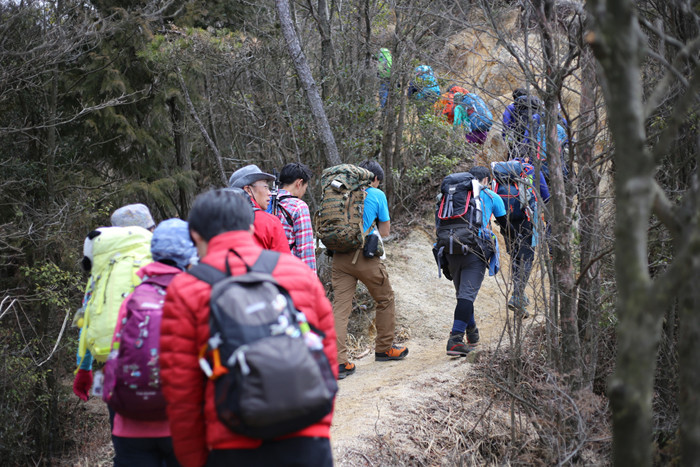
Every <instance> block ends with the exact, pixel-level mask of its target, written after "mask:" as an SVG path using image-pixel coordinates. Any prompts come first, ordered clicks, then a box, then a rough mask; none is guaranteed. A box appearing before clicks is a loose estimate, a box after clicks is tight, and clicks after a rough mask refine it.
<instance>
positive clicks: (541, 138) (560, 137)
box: [523, 124, 569, 182]
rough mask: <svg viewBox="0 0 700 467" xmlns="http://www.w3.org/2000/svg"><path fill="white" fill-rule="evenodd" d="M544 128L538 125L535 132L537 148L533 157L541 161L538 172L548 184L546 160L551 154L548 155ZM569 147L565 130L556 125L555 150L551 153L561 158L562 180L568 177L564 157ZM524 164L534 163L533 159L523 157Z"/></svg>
mask: <svg viewBox="0 0 700 467" xmlns="http://www.w3.org/2000/svg"><path fill="white" fill-rule="evenodd" d="M545 130H546V129H545V126H544V125H540V127H539V129H538V132H537V138H536V139H537V147H536V151H535V157H537V158H538V159H539V160H540V161H541V164H542V165H541V168H540V170H541V171H542V174H543V175H544V178H545V180H546V181H547V182H549V164H548V159H549V156H551V154H549V151H547V137H546V136H547V135H546V131H545ZM568 146H569V137H568V135H567V133H566V129H565V128H564V127H563V126H562V125H561V124H557V149H556V150H555V151H553V152H554V153H555V154H557V155H558V156H559V157H560V158H561V162H562V171H563V173H564V179H566V178H568V176H569V167H568V163H567V160H566V156H567V155H568V153H569V150H568ZM523 160H524V161H525V162H529V163H530V164H532V163H534V158H532V157H525V158H524V159H523Z"/></svg>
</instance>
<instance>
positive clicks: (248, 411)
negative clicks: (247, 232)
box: [188, 250, 338, 439]
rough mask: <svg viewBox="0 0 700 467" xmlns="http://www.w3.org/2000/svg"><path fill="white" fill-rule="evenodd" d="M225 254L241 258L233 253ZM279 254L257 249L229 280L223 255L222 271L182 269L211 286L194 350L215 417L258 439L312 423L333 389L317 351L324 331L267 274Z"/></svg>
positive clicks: (326, 411) (322, 356)
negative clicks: (210, 385)
mask: <svg viewBox="0 0 700 467" xmlns="http://www.w3.org/2000/svg"><path fill="white" fill-rule="evenodd" d="M229 253H233V254H235V255H236V256H238V257H239V258H240V256H239V255H238V253H236V252H235V251H234V250H229ZM279 256H280V253H278V252H274V251H268V250H263V251H262V253H261V254H260V257H259V258H258V260H257V261H256V262H255V264H254V265H253V266H252V267H249V266H248V265H247V264H246V270H247V273H246V274H242V275H239V276H232V275H231V269H230V266H229V264H228V256H227V260H226V273H223V272H221V271H219V270H218V269H216V268H214V267H212V266H209V265H207V264H199V265H197V266H195V267H193V268H192V269H190V270H189V271H188V273H189V274H191V275H193V276H194V277H196V278H197V279H199V280H202V281H204V282H206V283H208V284H210V285H211V286H212V290H211V298H210V309H211V311H210V317H209V327H210V333H211V339H209V341H208V345H207V346H206V347H205V348H204V349H202V352H200V357H201V358H200V364H201V365H202V368H203V369H204V370H205V372H206V373H207V374H208V376H209V377H210V379H214V380H215V383H214V384H215V400H214V404H215V407H216V411H217V415H218V417H219V420H221V422H222V423H223V424H224V425H225V426H226V427H228V428H229V429H230V430H231V431H233V432H235V433H238V434H241V435H244V436H248V437H251V438H257V439H272V438H277V437H279V436H284V435H286V434H289V433H293V432H295V431H299V430H301V429H303V428H306V427H307V426H309V425H312V424H314V423H316V422H318V421H319V420H321V419H322V418H323V417H325V416H326V415H328V414H329V413H330V411H331V410H332V408H333V399H334V398H335V394H336V393H337V391H338V385H337V382H336V380H335V377H334V376H333V372H332V371H331V368H330V364H329V363H328V359H327V358H326V355H325V354H324V353H323V344H322V339H323V338H324V337H325V336H324V334H323V333H322V332H320V331H319V330H318V329H316V328H314V327H310V325H309V324H308V323H307V322H306V318H305V317H304V315H303V313H301V312H299V311H297V310H296V309H295V307H294V303H293V302H292V299H291V297H290V295H289V293H288V292H287V291H286V290H285V289H284V288H282V287H281V286H280V285H279V283H278V282H277V281H276V280H275V278H274V277H273V276H272V271H273V270H274V269H275V266H276V265H277V261H278V259H279ZM242 260H243V259H242V258H241V261H242ZM244 264H245V262H244ZM314 333H315V334H314ZM206 351H210V352H211V354H212V357H213V361H214V369H213V370H212V369H211V366H210V365H209V364H208V362H207V360H204V356H205V355H206Z"/></svg>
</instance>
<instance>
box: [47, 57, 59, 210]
mask: <svg viewBox="0 0 700 467" xmlns="http://www.w3.org/2000/svg"><path fill="white" fill-rule="evenodd" d="M57 112H58V70H53V74H52V76H51V100H50V103H49V115H50V116H49V128H48V133H49V134H48V142H47V146H48V147H47V151H48V154H47V159H46V189H47V191H48V192H49V203H53V201H54V197H55V196H56V183H55V178H54V176H55V172H56V150H57V148H56V115H57Z"/></svg>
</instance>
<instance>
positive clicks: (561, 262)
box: [538, 0, 581, 389]
mask: <svg viewBox="0 0 700 467" xmlns="http://www.w3.org/2000/svg"><path fill="white" fill-rule="evenodd" d="M541 5H542V7H543V8H541V9H540V10H539V11H538V13H539V16H538V19H539V22H540V28H541V31H542V45H543V47H542V52H543V56H544V57H543V58H544V61H545V67H546V74H547V84H546V90H545V123H544V124H545V129H546V142H547V154H546V156H547V165H548V167H549V180H550V185H551V186H550V194H551V197H550V201H549V204H550V209H551V219H552V239H554V241H553V242H552V243H551V246H552V256H553V267H554V271H555V274H554V277H555V278H556V288H557V292H558V295H559V320H560V326H561V363H562V371H563V373H564V375H565V377H566V378H567V379H568V382H569V386H570V387H571V388H572V389H577V388H578V387H579V386H580V384H581V347H580V342H579V334H578V320H577V317H576V289H575V283H574V268H573V263H572V260H571V257H572V254H571V253H572V251H571V240H572V238H571V221H570V219H571V217H570V215H569V212H568V211H569V207H568V199H567V196H566V187H565V184H564V170H563V164H562V158H561V154H560V148H559V142H558V138H557V113H558V111H557V95H558V94H559V89H558V85H559V84H560V83H556V82H555V72H554V64H555V60H556V58H555V53H554V40H553V38H552V35H551V32H550V29H551V28H552V27H553V25H555V24H556V10H555V6H554V0H544V1H542V3H541Z"/></svg>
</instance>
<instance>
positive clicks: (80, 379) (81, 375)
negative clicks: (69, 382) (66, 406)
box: [73, 369, 92, 401]
mask: <svg viewBox="0 0 700 467" xmlns="http://www.w3.org/2000/svg"><path fill="white" fill-rule="evenodd" d="M91 387H92V370H83V369H80V370H78V374H77V375H75V380H74V381H73V392H74V393H75V395H76V396H78V397H79V398H81V399H82V400H84V401H87V400H88V397H89V392H90V388H91Z"/></svg>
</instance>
